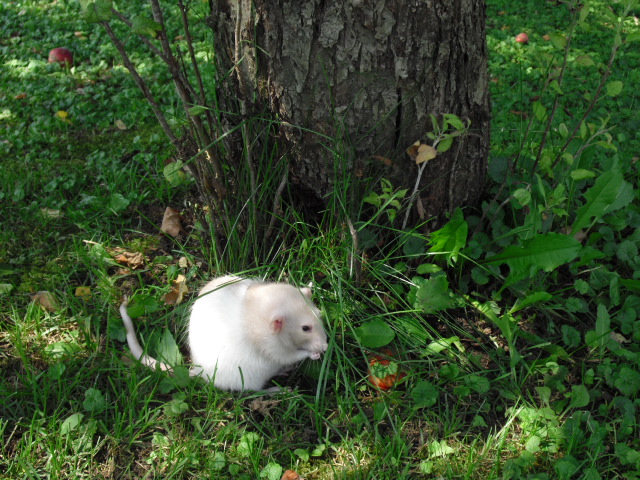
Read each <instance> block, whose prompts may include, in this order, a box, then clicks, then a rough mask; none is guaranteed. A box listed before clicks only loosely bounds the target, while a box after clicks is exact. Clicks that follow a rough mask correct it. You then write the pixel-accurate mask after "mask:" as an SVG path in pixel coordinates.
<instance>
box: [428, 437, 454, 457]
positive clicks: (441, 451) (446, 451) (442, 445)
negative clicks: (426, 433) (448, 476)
mask: <svg viewBox="0 0 640 480" xmlns="http://www.w3.org/2000/svg"><path fill="white" fill-rule="evenodd" d="M452 453H455V450H454V449H453V448H451V447H450V446H449V445H447V442H446V441H445V440H440V441H439V442H438V441H437V440H434V441H433V442H431V443H430V444H429V457H446V456H447V455H451V454H452Z"/></svg>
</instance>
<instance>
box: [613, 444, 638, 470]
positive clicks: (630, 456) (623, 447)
mask: <svg viewBox="0 0 640 480" xmlns="http://www.w3.org/2000/svg"><path fill="white" fill-rule="evenodd" d="M615 452H616V456H617V457H618V458H619V459H620V463H621V464H622V465H632V466H634V467H635V468H636V469H637V468H640V452H639V451H638V450H634V449H633V448H631V447H630V446H629V445H627V444H626V443H617V444H616V446H615Z"/></svg>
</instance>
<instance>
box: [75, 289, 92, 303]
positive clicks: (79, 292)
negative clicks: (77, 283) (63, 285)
mask: <svg viewBox="0 0 640 480" xmlns="http://www.w3.org/2000/svg"><path fill="white" fill-rule="evenodd" d="M76 297H78V298H81V299H83V300H88V299H89V297H91V287H76Z"/></svg>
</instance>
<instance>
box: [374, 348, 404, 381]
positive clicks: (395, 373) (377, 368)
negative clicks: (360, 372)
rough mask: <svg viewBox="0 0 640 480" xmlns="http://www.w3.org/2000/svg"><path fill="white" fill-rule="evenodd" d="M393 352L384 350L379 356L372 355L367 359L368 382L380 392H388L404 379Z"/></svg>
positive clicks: (387, 349)
mask: <svg viewBox="0 0 640 480" xmlns="http://www.w3.org/2000/svg"><path fill="white" fill-rule="evenodd" d="M395 358H396V356H395V354H394V352H393V351H392V350H391V349H389V348H385V349H384V350H383V352H382V354H381V355H379V354H373V355H371V356H370V357H369V371H368V373H369V382H370V383H371V384H372V385H373V386H374V387H378V388H379V389H380V390H384V391H386V390H390V389H391V388H393V387H394V386H395V384H396V383H397V382H399V381H400V380H402V379H403V378H404V377H406V375H407V374H406V373H404V372H403V371H402V370H401V368H400V365H399V364H398V362H396V361H395V360H394V359H395Z"/></svg>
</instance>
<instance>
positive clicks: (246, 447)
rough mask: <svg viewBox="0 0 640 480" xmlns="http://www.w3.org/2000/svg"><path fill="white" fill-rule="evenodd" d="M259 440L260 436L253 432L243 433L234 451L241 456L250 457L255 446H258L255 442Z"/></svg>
mask: <svg viewBox="0 0 640 480" xmlns="http://www.w3.org/2000/svg"><path fill="white" fill-rule="evenodd" d="M259 440H260V436H259V435H258V434H257V433H255V432H248V433H245V434H244V435H243V436H242V437H241V438H240V442H239V443H238V447H237V449H236V451H237V452H238V454H239V455H240V456H242V457H250V456H251V455H252V454H253V452H254V451H255V449H256V448H259V447H258V446H257V445H256V444H257V443H258V441H259Z"/></svg>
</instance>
